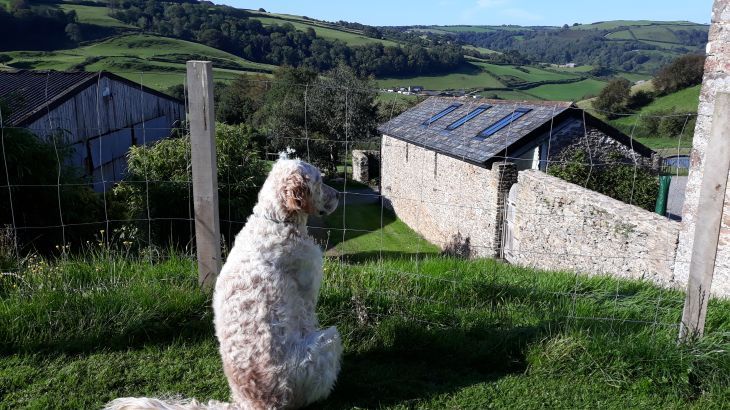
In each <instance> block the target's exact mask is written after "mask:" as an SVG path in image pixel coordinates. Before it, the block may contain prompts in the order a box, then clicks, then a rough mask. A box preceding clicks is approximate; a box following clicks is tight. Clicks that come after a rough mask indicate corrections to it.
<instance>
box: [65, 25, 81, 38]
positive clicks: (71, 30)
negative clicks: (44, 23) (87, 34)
mask: <svg viewBox="0 0 730 410" xmlns="http://www.w3.org/2000/svg"><path fill="white" fill-rule="evenodd" d="M66 35H67V36H68V38H69V39H70V40H71V41H73V42H74V43H78V42H79V41H81V40H82V39H83V36H82V34H81V27H79V25H78V24H76V23H69V24H67V25H66Z"/></svg>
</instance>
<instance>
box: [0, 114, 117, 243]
mask: <svg viewBox="0 0 730 410" xmlns="http://www.w3.org/2000/svg"><path fill="white" fill-rule="evenodd" d="M2 140H3V141H2V142H3V143H2V146H0V150H2V154H3V157H0V160H4V161H5V166H6V167H7V173H6V170H5V169H2V171H1V172H0V185H2V186H3V187H4V188H2V189H1V190H0V225H3V226H11V227H12V226H13V225H15V226H16V228H17V227H19V229H17V232H16V234H17V240H18V243H19V245H20V247H21V248H24V249H35V250H37V251H41V252H44V253H47V252H50V251H53V250H55V249H56V246H60V245H62V244H64V243H63V241H64V238H65V240H66V244H73V245H78V244H79V243H81V242H82V241H83V240H86V238H89V237H90V236H93V233H94V232H95V231H97V230H98V229H100V227H101V226H104V225H102V224H103V223H104V222H103V221H105V220H106V219H107V218H106V217H107V215H108V213H109V212H111V209H107V210H106V212H105V209H104V201H103V198H102V196H101V195H100V194H98V193H96V192H94V191H93V190H92V189H91V186H90V181H89V180H88V179H85V178H83V177H82V176H81V173H80V172H79V170H78V169H76V168H75V167H72V166H70V165H68V162H67V159H68V157H69V155H70V151H69V149H67V148H65V146H66V144H65V143H64V140H63V138H62V136H61V135H53V136H50V137H48V138H47V139H41V138H38V137H37V136H35V135H33V134H31V133H30V132H28V131H26V130H23V129H18V128H8V129H5V130H3V138H2ZM59 163H60V164H61V165H60V167H59ZM87 184H88V185H87ZM8 186H9V188H8ZM11 197H12V203H11V201H10V198H11ZM108 208H112V206H111V204H108ZM112 219H113V218H112ZM94 222H97V223H98V224H94ZM21 250H22V249H21Z"/></svg>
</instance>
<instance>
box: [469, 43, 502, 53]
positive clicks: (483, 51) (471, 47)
mask: <svg viewBox="0 0 730 410" xmlns="http://www.w3.org/2000/svg"><path fill="white" fill-rule="evenodd" d="M464 48H465V49H468V50H475V51H478V52H480V53H482V54H502V53H501V52H499V51H495V50H491V49H488V48H484V47H476V46H472V45H470V44H468V45H465V46H464Z"/></svg>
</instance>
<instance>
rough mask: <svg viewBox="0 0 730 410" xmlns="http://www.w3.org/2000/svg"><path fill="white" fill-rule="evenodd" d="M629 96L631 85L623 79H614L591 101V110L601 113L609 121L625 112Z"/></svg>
mask: <svg viewBox="0 0 730 410" xmlns="http://www.w3.org/2000/svg"><path fill="white" fill-rule="evenodd" d="M630 94H631V83H630V82H629V80H627V79H625V78H615V79H613V80H611V81H610V82H609V83H608V85H606V86H605V87H604V88H603V89H602V90H601V92H600V93H599V94H598V97H596V99H595V100H594V101H593V108H595V109H597V110H600V111H603V112H604V114H606V116H607V117H608V118H609V119H613V118H616V117H617V116H618V115H616V114H618V113H623V112H625V111H626V104H627V102H628V99H629V95H630Z"/></svg>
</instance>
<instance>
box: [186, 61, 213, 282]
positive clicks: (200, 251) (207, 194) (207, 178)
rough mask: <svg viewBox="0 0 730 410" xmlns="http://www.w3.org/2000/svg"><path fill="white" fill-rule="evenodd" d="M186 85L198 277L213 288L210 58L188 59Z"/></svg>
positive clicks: (211, 67) (211, 74) (211, 75)
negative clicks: (205, 59) (207, 59)
mask: <svg viewBox="0 0 730 410" xmlns="http://www.w3.org/2000/svg"><path fill="white" fill-rule="evenodd" d="M187 85H188V107H189V110H190V113H189V119H190V148H191V151H192V152H191V155H190V156H191V159H192V167H193V198H194V199H193V204H194V206H195V243H196V251H197V257H198V281H199V283H200V285H201V286H202V287H204V288H211V287H213V286H214V285H215V279H216V277H217V276H218V273H219V272H220V269H221V240H220V237H221V235H220V223H219V216H218V168H217V163H216V151H215V115H214V112H213V66H212V64H211V62H210V61H188V62H187Z"/></svg>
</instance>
